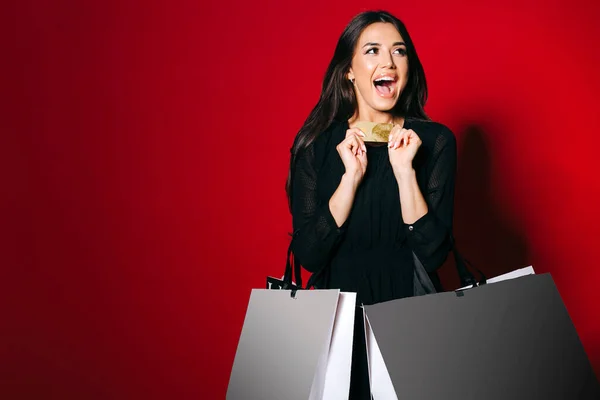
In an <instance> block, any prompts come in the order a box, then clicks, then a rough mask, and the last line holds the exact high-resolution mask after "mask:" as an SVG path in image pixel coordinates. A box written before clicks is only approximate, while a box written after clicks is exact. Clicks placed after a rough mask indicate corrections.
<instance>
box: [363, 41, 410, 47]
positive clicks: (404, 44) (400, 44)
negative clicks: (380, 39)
mask: <svg viewBox="0 0 600 400" xmlns="http://www.w3.org/2000/svg"><path fill="white" fill-rule="evenodd" d="M367 46H381V43H375V42H368V43H365V45H364V46H363V47H367ZM393 46H406V43H404V42H396V43H394V44H393V45H392V47H393Z"/></svg>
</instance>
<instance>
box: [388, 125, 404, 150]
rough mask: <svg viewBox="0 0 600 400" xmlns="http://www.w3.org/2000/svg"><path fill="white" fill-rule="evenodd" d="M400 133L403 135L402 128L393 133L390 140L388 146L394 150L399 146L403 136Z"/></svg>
mask: <svg viewBox="0 0 600 400" xmlns="http://www.w3.org/2000/svg"><path fill="white" fill-rule="evenodd" d="M402 135H403V131H402V129H398V130H397V131H396V132H395V133H394V135H393V137H392V140H391V141H390V148H392V149H394V150H395V149H397V148H398V147H399V146H400V143H402V137H403V136H402Z"/></svg>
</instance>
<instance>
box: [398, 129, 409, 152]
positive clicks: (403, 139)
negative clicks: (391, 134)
mask: <svg viewBox="0 0 600 400" xmlns="http://www.w3.org/2000/svg"><path fill="white" fill-rule="evenodd" d="M399 136H400V137H399V140H398V143H397V144H396V148H398V147H400V146H402V147H406V146H407V144H408V131H407V130H406V129H402V131H401V132H400V135H399Z"/></svg>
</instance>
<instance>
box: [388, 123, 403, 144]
mask: <svg viewBox="0 0 600 400" xmlns="http://www.w3.org/2000/svg"><path fill="white" fill-rule="evenodd" d="M401 129H402V128H401V127H400V125H394V127H393V128H392V130H391V131H390V136H389V142H394V141H395V140H394V139H395V138H396V137H397V136H398V132H400V130H401Z"/></svg>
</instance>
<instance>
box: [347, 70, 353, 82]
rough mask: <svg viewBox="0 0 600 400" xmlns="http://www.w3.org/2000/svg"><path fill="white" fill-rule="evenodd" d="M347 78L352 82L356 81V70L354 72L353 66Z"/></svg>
mask: <svg viewBox="0 0 600 400" xmlns="http://www.w3.org/2000/svg"><path fill="white" fill-rule="evenodd" d="M346 78H347V79H348V80H349V81H350V82H352V83H354V72H352V68H350V71H348V73H347V74H346Z"/></svg>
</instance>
